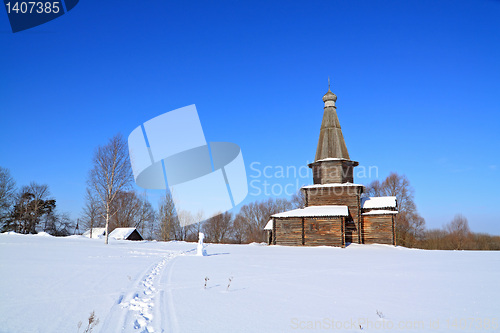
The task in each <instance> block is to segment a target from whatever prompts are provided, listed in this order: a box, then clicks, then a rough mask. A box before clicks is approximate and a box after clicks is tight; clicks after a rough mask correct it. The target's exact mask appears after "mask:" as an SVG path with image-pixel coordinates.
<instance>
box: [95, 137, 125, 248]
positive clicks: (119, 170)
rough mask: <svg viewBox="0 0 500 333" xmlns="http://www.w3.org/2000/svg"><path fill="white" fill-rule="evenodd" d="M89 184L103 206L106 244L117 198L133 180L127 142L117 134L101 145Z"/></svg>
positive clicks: (96, 153)
mask: <svg viewBox="0 0 500 333" xmlns="http://www.w3.org/2000/svg"><path fill="white" fill-rule="evenodd" d="M93 164H94V165H93V168H92V170H90V174H89V179H88V185H89V189H90V190H91V191H92V192H93V195H94V196H95V197H96V198H97V199H98V200H99V201H100V203H101V204H102V206H103V209H102V210H101V215H102V216H103V218H104V220H105V222H106V224H105V227H106V241H105V242H106V244H108V238H109V223H110V220H111V218H112V217H113V216H114V215H115V214H116V213H117V207H116V205H114V204H115V200H116V198H117V196H118V194H119V193H120V191H125V190H127V189H128V188H129V187H130V185H131V182H132V179H133V177H132V169H131V166H130V160H129V156H128V149H127V143H126V141H125V140H124V138H123V137H122V136H121V135H120V134H117V135H115V136H114V137H113V138H111V139H110V140H109V142H108V144H106V145H105V146H99V147H98V148H97V149H96V151H95V153H94V159H93Z"/></svg>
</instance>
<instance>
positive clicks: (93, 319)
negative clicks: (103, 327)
mask: <svg viewBox="0 0 500 333" xmlns="http://www.w3.org/2000/svg"><path fill="white" fill-rule="evenodd" d="M88 321H89V323H88V325H87V327H86V328H85V330H84V331H83V333H91V332H92V330H93V329H94V328H95V327H96V326H97V325H98V324H99V318H97V317H96V316H95V311H92V312H91V313H90V316H89V318H88ZM81 327H82V322H81V321H79V322H78V332H80V328H81Z"/></svg>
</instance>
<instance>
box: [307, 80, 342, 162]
mask: <svg viewBox="0 0 500 333" xmlns="http://www.w3.org/2000/svg"><path fill="white" fill-rule="evenodd" d="M336 101H337V96H336V95H335V94H334V93H332V91H331V90H330V78H328V91H327V93H326V94H325V95H324V96H323V102H325V108H324V113H323V122H322V123H321V129H320V132H319V140H318V148H317V149H316V159H315V161H319V160H323V159H325V158H344V159H347V160H350V158H349V153H348V152H347V147H346V145H345V141H344V136H343V135H342V130H341V128H340V123H339V118H338V117H337V111H336V110H337V107H336V106H335V102H336Z"/></svg>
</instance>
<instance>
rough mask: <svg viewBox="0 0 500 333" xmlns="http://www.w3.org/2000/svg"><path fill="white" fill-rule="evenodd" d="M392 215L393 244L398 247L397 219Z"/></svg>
mask: <svg viewBox="0 0 500 333" xmlns="http://www.w3.org/2000/svg"><path fill="white" fill-rule="evenodd" d="M391 215H392V244H393V245H394V246H396V226H395V220H396V219H395V218H394V214H391Z"/></svg>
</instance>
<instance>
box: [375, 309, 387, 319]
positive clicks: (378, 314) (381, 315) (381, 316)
mask: <svg viewBox="0 0 500 333" xmlns="http://www.w3.org/2000/svg"><path fill="white" fill-rule="evenodd" d="M376 313H377V316H378V317H379V318H380V319H384V318H385V316H384V314H383V313H382V311H380V310H377V311H376Z"/></svg>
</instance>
